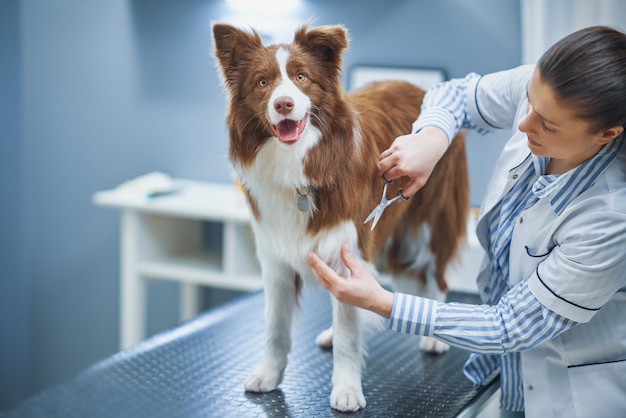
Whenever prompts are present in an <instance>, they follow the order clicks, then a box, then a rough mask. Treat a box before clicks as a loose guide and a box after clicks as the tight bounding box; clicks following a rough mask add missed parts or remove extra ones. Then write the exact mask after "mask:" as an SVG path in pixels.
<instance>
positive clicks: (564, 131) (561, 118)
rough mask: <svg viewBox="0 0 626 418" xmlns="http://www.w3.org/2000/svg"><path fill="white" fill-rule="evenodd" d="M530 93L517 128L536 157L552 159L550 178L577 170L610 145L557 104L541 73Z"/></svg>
mask: <svg viewBox="0 0 626 418" xmlns="http://www.w3.org/2000/svg"><path fill="white" fill-rule="evenodd" d="M527 93H528V109H527V113H526V116H525V117H524V119H522V120H521V122H520V123H519V126H518V127H519V130H520V131H522V132H524V133H525V134H526V136H527V137H528V147H529V148H530V151H531V152H532V153H533V154H535V155H537V156H540V157H549V158H550V163H549V165H548V173H547V174H562V173H565V172H566V171H568V170H571V169H572V168H574V167H577V166H578V165H580V164H581V163H583V162H584V161H586V160H587V159H589V158H591V157H592V156H593V155H595V154H596V153H597V152H598V151H599V150H600V148H601V147H602V145H604V144H605V143H606V142H608V141H604V140H603V138H604V135H603V133H602V132H600V133H593V132H591V129H590V125H589V123H587V122H585V121H583V120H581V119H579V118H577V117H576V115H575V113H574V110H573V109H571V108H569V107H568V106H567V105H566V104H564V103H559V102H558V101H557V99H556V98H555V95H554V92H553V90H552V88H551V87H550V86H549V85H548V84H546V83H544V82H543V81H542V79H541V76H540V74H539V71H538V70H535V72H534V73H533V76H532V78H531V80H530V82H529V83H528V87H527Z"/></svg>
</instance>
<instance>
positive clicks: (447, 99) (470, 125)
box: [413, 73, 487, 141]
mask: <svg viewBox="0 0 626 418" xmlns="http://www.w3.org/2000/svg"><path fill="white" fill-rule="evenodd" d="M477 78H480V76H479V75H478V74H476V73H470V74H468V75H467V76H466V77H465V78H457V79H452V80H450V81H446V82H443V83H439V84H437V85H436V86H435V87H433V88H432V89H430V90H428V92H426V95H425V96H424V102H423V103H422V111H421V114H420V116H419V117H418V119H417V120H416V121H415V122H414V123H413V132H414V133H415V132H418V131H419V130H421V129H423V128H425V127H426V126H436V127H438V128H439V129H441V130H443V131H444V132H445V133H446V135H447V136H448V141H451V140H452V138H454V136H455V135H456V134H457V133H459V131H460V130H461V129H464V128H466V129H476V124H475V123H474V122H473V121H472V120H471V119H470V117H469V116H468V114H467V97H468V96H467V94H466V89H467V88H468V86H469V85H470V84H471V81H472V80H475V79H477ZM480 131H481V133H485V132H487V131H484V130H480Z"/></svg>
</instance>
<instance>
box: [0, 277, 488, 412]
mask: <svg viewBox="0 0 626 418" xmlns="http://www.w3.org/2000/svg"><path fill="white" fill-rule="evenodd" d="M449 299H452V300H457V301H471V302H475V299H474V296H473V295H467V294H463V293H454V292H453V293H451V294H449ZM300 306H301V314H300V315H299V318H297V319H296V320H295V321H294V332H293V335H292V339H293V344H292V349H291V352H290V354H289V364H288V365H287V369H286V370H285V378H284V381H283V383H282V384H281V385H280V386H279V389H278V390H276V391H274V392H271V393H265V394H254V393H247V392H245V391H244V389H243V382H244V380H245V378H246V376H247V374H248V373H249V372H250V371H251V370H252V368H253V367H254V366H255V365H256V363H257V361H258V360H259V359H260V356H261V353H262V349H263V342H264V324H263V322H264V320H263V307H264V302H263V294H262V292H257V293H254V294H251V295H246V296H243V297H240V298H238V299H236V300H235V301H233V302H229V303H227V304H225V305H223V306H220V307H218V308H216V309H212V310H209V311H207V312H205V313H203V314H201V315H199V316H198V317H196V318H194V319H192V320H190V321H188V322H186V323H183V324H181V325H180V326H177V327H175V328H173V329H171V330H168V331H165V332H162V333H160V334H158V335H156V336H154V337H151V338H149V339H147V340H145V341H143V342H141V343H140V344H138V345H136V346H134V347H133V348H130V349H128V350H124V351H121V352H119V353H117V354H115V355H113V356H112V357H110V358H108V359H105V360H103V361H101V362H99V363H96V364H95V365H93V366H91V367H89V368H87V369H86V370H85V371H83V372H82V373H80V374H78V375H77V376H76V377H74V378H73V379H72V380H70V381H68V382H66V383H63V384H60V385H57V386H54V387H52V388H50V389H47V390H45V391H43V392H41V393H40V394H38V395H36V396H34V397H32V398H30V399H27V400H26V401H24V402H22V403H21V404H20V405H18V406H17V407H16V408H15V409H13V410H10V411H7V412H5V413H4V414H0V416H2V417H6V418H17V417H19V418H22V417H23V418H38V417H42V418H43V417H45V418H56V417H59V418H61V417H63V418H73V417H77V418H78V417H80V418H100V417H106V418H109V417H110V418H125V417H129V418H130V417H132V418H142V417H149V418H159V417H163V418H177V417H218V418H230V417H234V418H244V417H264V416H267V417H297V416H305V417H308V416H315V417H336V416H350V417H392V416H398V417H456V416H462V417H470V416H474V415H475V413H476V412H477V411H478V410H480V408H481V405H482V404H484V402H486V401H487V399H488V398H489V397H490V396H491V395H492V394H493V393H494V392H495V391H496V389H497V386H498V382H497V380H498V379H497V377H496V378H494V380H493V381H492V382H491V383H490V384H489V385H487V386H482V387H479V388H475V387H473V385H472V384H471V383H470V382H469V381H468V380H467V379H466V378H465V377H464V376H463V373H462V367H463V364H464V362H465V360H466V359H467V357H468V353H466V352H464V351H462V350H458V349H455V348H452V349H451V350H450V351H449V352H448V353H446V354H443V355H430V354H426V353H423V352H421V351H420V350H419V348H418V339H417V338H416V337H413V336H408V335H402V334H398V333H395V332H390V331H386V332H383V333H380V334H376V335H374V336H373V337H372V338H371V340H370V342H369V344H368V351H369V356H368V358H367V361H366V366H365V370H364V374H363V391H364V394H365V397H366V399H367V407H366V408H365V409H363V410H360V411H357V412H353V413H341V412H338V411H334V410H332V409H331V407H330V406H329V395H330V391H331V383H330V380H331V372H332V352H331V351H327V350H322V349H320V348H319V347H318V346H317V345H316V344H315V336H316V335H317V334H318V333H319V332H320V331H322V330H323V329H325V328H326V327H328V326H329V324H330V316H331V314H330V301H329V297H328V294H327V293H326V292H325V291H324V290H322V289H321V288H318V289H305V291H304V294H303V297H302V300H301V302H300Z"/></svg>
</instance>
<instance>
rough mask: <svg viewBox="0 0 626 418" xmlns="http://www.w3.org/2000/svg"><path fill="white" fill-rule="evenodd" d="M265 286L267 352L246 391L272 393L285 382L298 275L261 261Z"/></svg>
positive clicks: (287, 269) (277, 264) (251, 377)
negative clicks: (296, 277) (284, 374)
mask: <svg viewBox="0 0 626 418" xmlns="http://www.w3.org/2000/svg"><path fill="white" fill-rule="evenodd" d="M262 271H263V280H264V283H265V333H266V334H265V352H264V353H263V357H262V359H261V361H260V363H259V364H258V365H257V366H256V368H255V369H254V371H252V373H250V375H249V376H248V378H247V379H246V382H245V385H244V386H245V388H246V390H248V391H251V392H270V391H272V390H274V389H276V388H277V387H278V385H279V384H280V383H281V382H282V380H283V373H284V371H285V367H286V366H287V354H288V353H289V349H290V347H291V320H292V317H293V310H294V306H295V301H296V297H297V295H296V283H295V273H294V272H293V270H291V269H290V268H288V267H286V266H283V265H281V264H279V263H276V262H262Z"/></svg>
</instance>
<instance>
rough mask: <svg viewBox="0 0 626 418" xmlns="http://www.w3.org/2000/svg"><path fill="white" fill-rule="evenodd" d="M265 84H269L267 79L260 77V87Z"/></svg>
mask: <svg viewBox="0 0 626 418" xmlns="http://www.w3.org/2000/svg"><path fill="white" fill-rule="evenodd" d="M265 86H267V80H265V79H263V78H262V79H260V80H259V87H265Z"/></svg>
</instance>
